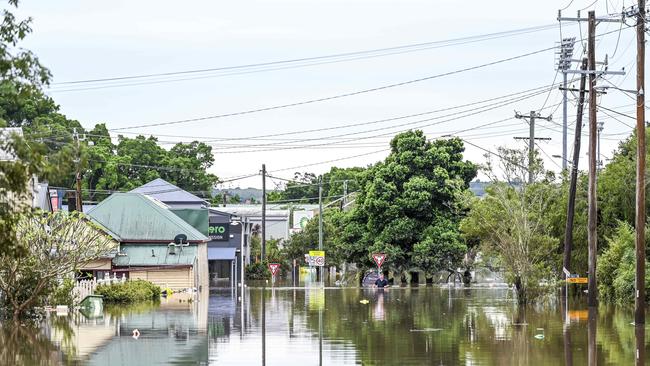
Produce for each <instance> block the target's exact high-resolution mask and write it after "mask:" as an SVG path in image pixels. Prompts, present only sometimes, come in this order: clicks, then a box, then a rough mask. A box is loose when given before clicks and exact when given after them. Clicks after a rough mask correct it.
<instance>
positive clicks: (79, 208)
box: [72, 127, 82, 212]
mask: <svg viewBox="0 0 650 366" xmlns="http://www.w3.org/2000/svg"><path fill="white" fill-rule="evenodd" d="M72 131H73V132H72V138H73V139H74V140H75V142H76V144H77V151H76V153H77V156H76V158H75V163H76V166H77V171H76V174H75V180H76V183H77V184H76V196H77V197H76V198H77V200H76V203H77V212H82V204H81V144H80V137H79V133H77V128H76V127H75V128H74V129H73V130H72Z"/></svg>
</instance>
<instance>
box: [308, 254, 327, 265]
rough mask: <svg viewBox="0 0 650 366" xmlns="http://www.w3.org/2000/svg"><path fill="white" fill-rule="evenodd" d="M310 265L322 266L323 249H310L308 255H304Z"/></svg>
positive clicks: (323, 261) (323, 259) (323, 258)
mask: <svg viewBox="0 0 650 366" xmlns="http://www.w3.org/2000/svg"><path fill="white" fill-rule="evenodd" d="M305 259H306V260H307V263H309V265H310V266H316V267H323V266H324V265H325V251H323V250H310V251H309V255H306V256H305Z"/></svg>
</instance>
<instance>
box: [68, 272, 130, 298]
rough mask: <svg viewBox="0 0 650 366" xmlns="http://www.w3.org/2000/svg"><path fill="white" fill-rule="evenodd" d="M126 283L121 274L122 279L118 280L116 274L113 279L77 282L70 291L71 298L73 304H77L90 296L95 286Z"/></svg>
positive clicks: (124, 277)
mask: <svg viewBox="0 0 650 366" xmlns="http://www.w3.org/2000/svg"><path fill="white" fill-rule="evenodd" d="M125 281H126V276H125V275H124V274H122V277H120V278H118V277H117V274H113V277H110V276H109V277H108V278H105V279H103V280H98V279H96V278H93V279H90V280H81V281H77V283H76V284H75V286H74V289H73V290H72V297H73V298H74V302H75V303H78V302H80V301H81V300H83V299H84V298H85V297H86V296H88V295H92V294H93V293H94V292H95V289H96V288H97V285H102V284H106V285H110V284H113V283H122V282H125Z"/></svg>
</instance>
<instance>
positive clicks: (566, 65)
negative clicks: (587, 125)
mask: <svg viewBox="0 0 650 366" xmlns="http://www.w3.org/2000/svg"><path fill="white" fill-rule="evenodd" d="M575 41H576V38H575V37H572V38H563V39H562V43H561V44H560V53H559V55H560V57H559V59H558V65H557V68H558V70H560V71H562V86H563V89H562V171H565V170H566V169H567V126H568V125H567V104H568V103H567V72H566V71H567V70H569V69H570V68H571V58H572V57H573V47H574V45H575Z"/></svg>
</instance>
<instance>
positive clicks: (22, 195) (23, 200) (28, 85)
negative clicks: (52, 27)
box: [0, 0, 51, 257]
mask: <svg viewBox="0 0 650 366" xmlns="http://www.w3.org/2000/svg"><path fill="white" fill-rule="evenodd" d="M17 5H18V1H17V0H10V1H9V6H8V7H7V8H5V9H3V10H2V23H1V24H0V127H7V126H9V127H15V126H17V125H19V124H21V123H24V121H29V120H32V119H33V118H34V117H35V116H36V115H38V114H39V111H41V110H49V109H50V108H51V103H50V101H49V100H47V98H44V97H43V93H42V92H41V87H42V85H43V84H47V83H48V82H49V79H50V73H49V71H48V70H47V69H46V68H45V67H43V66H42V65H41V64H40V62H39V61H38V58H37V57H36V56H35V55H34V54H33V53H31V52H30V51H28V50H25V49H23V48H21V47H20V46H19V44H20V43H21V42H22V41H23V39H24V38H25V37H26V36H27V35H28V34H29V33H30V32H31V26H30V24H31V19H29V18H28V19H24V20H18V19H16V17H15V16H14V14H13V13H12V12H11V8H12V7H16V6H17ZM0 153H1V154H2V155H5V156H6V157H9V159H6V158H5V159H3V160H2V161H0V257H2V256H15V255H19V254H22V253H24V252H25V247H21V246H20V245H18V244H17V243H18V241H17V238H16V229H15V227H16V224H17V223H18V220H19V217H20V214H22V213H24V212H26V211H27V210H28V209H29V205H28V204H27V203H28V200H29V198H30V195H29V194H30V188H29V185H28V181H29V180H30V179H31V177H32V176H33V174H37V173H40V172H41V167H42V164H41V159H40V157H39V156H38V155H36V154H34V152H33V151H32V149H31V148H30V146H29V144H28V143H27V142H26V141H25V140H23V139H22V138H20V137H19V136H17V135H15V134H9V133H7V132H3V133H1V136H0Z"/></svg>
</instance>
